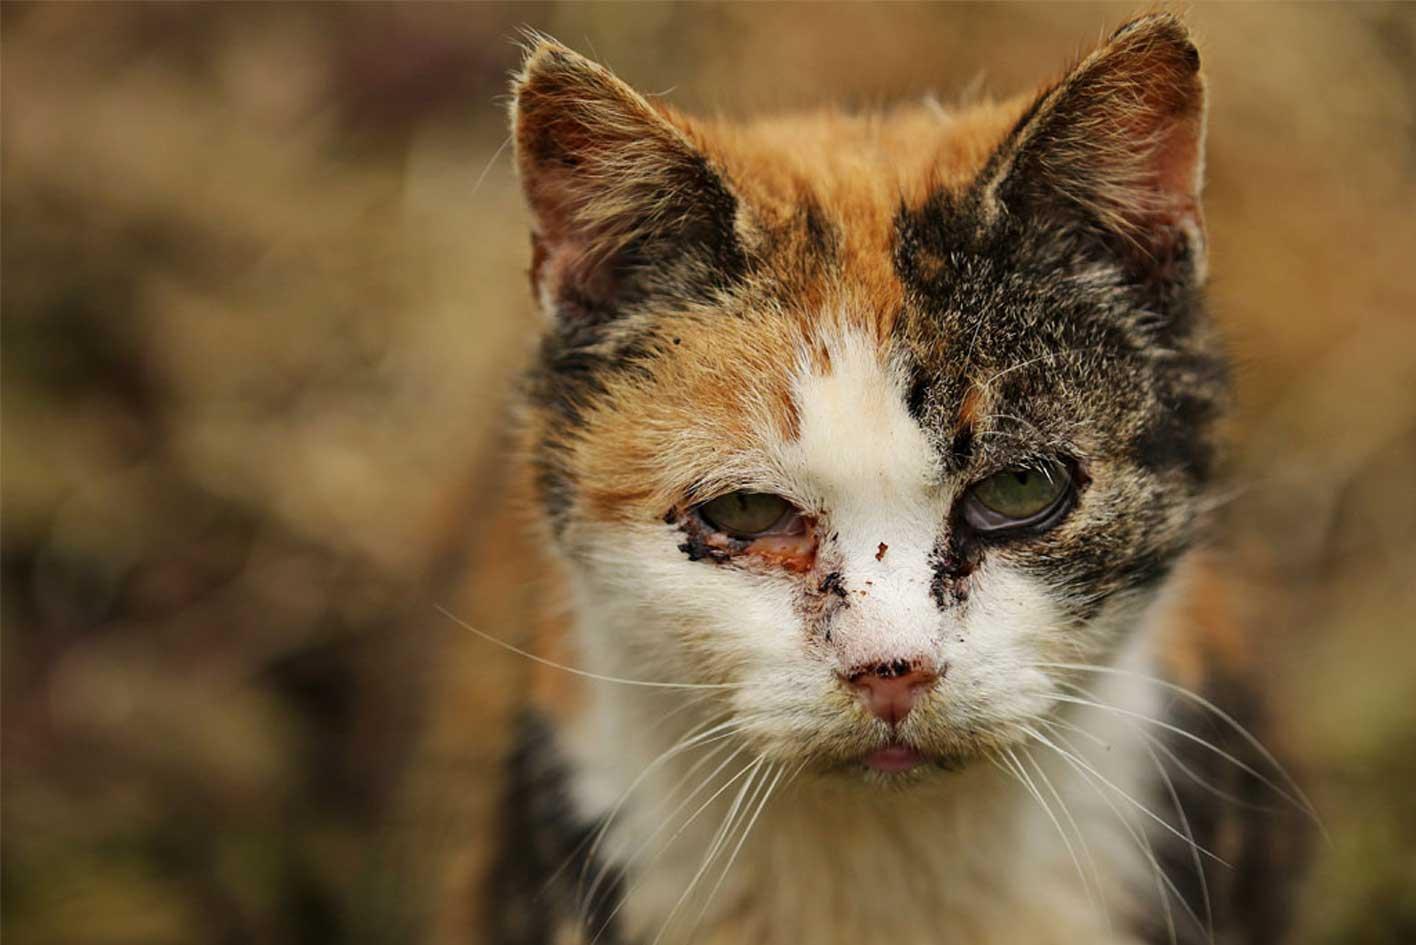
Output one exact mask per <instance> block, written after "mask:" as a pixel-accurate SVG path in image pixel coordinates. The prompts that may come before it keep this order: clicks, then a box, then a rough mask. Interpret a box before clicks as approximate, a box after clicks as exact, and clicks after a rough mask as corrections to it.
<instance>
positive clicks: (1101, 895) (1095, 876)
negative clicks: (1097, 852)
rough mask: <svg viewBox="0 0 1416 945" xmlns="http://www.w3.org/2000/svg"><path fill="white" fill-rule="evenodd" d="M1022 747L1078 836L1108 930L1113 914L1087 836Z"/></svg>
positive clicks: (1058, 793)
mask: <svg viewBox="0 0 1416 945" xmlns="http://www.w3.org/2000/svg"><path fill="white" fill-rule="evenodd" d="M1020 747H1021V748H1022V752H1023V757H1025V758H1027V759H1028V761H1029V762H1030V763H1031V764H1032V766H1033V769H1034V770H1035V771H1036V772H1037V776H1038V778H1040V779H1041V780H1042V783H1043V784H1044V785H1045V786H1046V787H1047V790H1048V792H1049V793H1051V795H1052V796H1053V798H1055V799H1056V801H1057V806H1058V807H1060V808H1062V816H1063V817H1065V818H1066V819H1067V823H1068V824H1070V825H1071V827H1072V833H1073V834H1074V835H1075V836H1076V838H1077V843H1078V844H1080V845H1081V848H1082V858H1083V859H1084V860H1086V862H1087V866H1088V867H1089V868H1090V869H1091V876H1092V882H1093V885H1094V886H1095V888H1096V896H1097V899H1096V905H1098V906H1100V908H1101V917H1102V919H1103V920H1104V921H1105V922H1106V927H1107V929H1110V928H1111V912H1110V910H1109V909H1107V907H1106V893H1105V891H1104V890H1103V889H1102V885H1101V871H1100V870H1099V869H1098V868H1097V865H1096V858H1095V857H1093V856H1092V852H1091V847H1090V846H1089V845H1088V844H1087V838H1086V835H1085V834H1084V833H1082V830H1081V828H1080V827H1079V826H1077V820H1076V818H1075V817H1073V816H1072V811H1071V810H1070V809H1069V808H1068V807H1067V802H1066V801H1065V800H1063V799H1062V794H1061V793H1060V792H1059V791H1058V790H1057V788H1056V787H1055V786H1054V785H1053V784H1052V779H1051V778H1049V777H1048V776H1047V772H1046V771H1045V770H1044V769H1043V767H1042V765H1041V764H1039V763H1038V760H1037V759H1036V758H1034V757H1033V754H1032V752H1030V751H1028V749H1027V747H1026V746H1020Z"/></svg>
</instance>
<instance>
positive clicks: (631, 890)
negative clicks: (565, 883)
mask: <svg viewBox="0 0 1416 945" xmlns="http://www.w3.org/2000/svg"><path fill="white" fill-rule="evenodd" d="M746 750H747V746H746V745H739V746H738V747H737V749H736V750H735V751H734V752H733V753H732V754H731V755H729V756H728V757H727V758H726V759H725V760H724V761H723V762H722V763H721V764H719V765H718V767H716V768H714V769H713V772H712V773H711V774H709V775H708V777H707V778H704V779H703V781H702V783H700V784H699V785H698V787H696V788H694V789H693V792H692V793H690V794H689V795H688V797H686V798H684V799H683V800H682V801H680V802H679V805H678V806H677V807H676V808H674V810H673V812H672V813H670V814H669V816H668V817H666V818H665V819H664V821H663V822H662V823H661V824H660V825H659V826H658V827H656V828H655V829H654V831H653V832H652V833H651V834H649V836H648V837H647V838H645V840H644V841H643V842H642V843H640V844H639V846H638V847H636V848H635V851H634V853H632V854H631V855H630V857H629V859H628V860H626V862H625V868H626V869H628V867H629V865H630V864H632V863H633V862H634V861H635V860H637V859H638V858H639V856H640V855H641V854H642V853H643V852H644V850H645V848H646V847H648V845H649V844H650V843H652V842H653V841H654V839H655V838H656V837H658V836H659V834H661V833H662V832H663V831H664V829H665V828H667V827H668V825H669V822H670V821H671V820H672V819H673V818H674V817H676V816H678V814H679V812H680V811H682V810H683V809H684V808H685V807H687V806H688V804H689V803H690V802H691V801H692V800H693V799H694V798H695V797H697V796H698V795H699V794H700V793H701V792H702V791H703V790H704V789H705V788H706V787H708V785H710V784H712V783H713V779H714V778H716V777H717V776H718V774H719V772H721V771H722V770H723V769H724V768H725V767H727V766H728V764H729V763H730V762H731V761H732V760H733V759H734V758H736V757H737V756H738V755H740V754H742V753H743V752H744V751H746ZM759 760H760V759H759ZM753 764H754V762H748V763H747V764H745V765H743V766H742V768H741V769H740V770H739V771H738V773H737V774H735V775H733V776H732V777H731V778H729V779H728V780H727V782H725V783H724V784H723V786H722V787H720V788H718V790H716V791H714V792H713V794H712V795H711V796H710V797H709V798H708V799H707V800H706V801H704V802H703V803H702V804H701V805H699V807H698V809H697V810H695V811H694V812H693V813H692V814H690V815H689V816H688V818H687V819H686V820H685V821H683V823H682V824H680V825H679V828H678V829H677V830H675V831H674V834H673V836H671V837H669V839H668V840H666V841H665V842H664V844H663V846H661V847H660V848H659V849H658V851H657V852H655V854H654V855H653V856H652V857H650V858H649V862H648V863H647V864H646V865H645V870H646V872H647V870H648V868H649V867H651V866H653V865H654V864H655V863H657V862H658V861H659V857H661V856H663V854H664V852H665V851H666V850H668V848H669V847H671V846H673V844H674V841H675V840H677V839H678V838H679V837H681V836H682V835H683V832H684V831H685V830H687V829H688V828H689V827H690V826H691V825H692V824H693V822H694V821H695V820H697V819H698V816H699V815H700V814H702V813H703V812H704V811H705V810H707V809H708V807H709V805H711V804H712V803H713V802H714V801H716V800H717V799H718V798H719V797H721V796H722V795H723V793H724V792H725V791H727V789H728V788H730V787H732V786H733V785H734V784H735V783H737V780H738V779H739V778H741V777H742V776H743V775H745V774H747V773H748V771H750V770H751V769H752V767H753ZM643 883H644V878H643V877H641V878H640V879H639V881H638V882H636V883H635V884H634V885H633V886H631V887H630V888H629V890H628V891H627V892H626V893H625V895H624V896H622V897H621V898H620V901H619V902H618V903H616V904H615V907H614V909H612V910H610V914H609V915H608V916H607V917H606V918H605V921H604V923H603V924H602V925H601V926H600V928H599V930H598V931H596V932H595V935H594V937H593V938H591V939H590V945H595V943H596V942H598V941H599V940H600V936H601V935H603V934H604V933H605V930H606V929H608V928H609V927H610V923H611V922H613V921H614V918H615V916H616V915H618V914H619V911H620V910H621V909H623V908H624V904H625V903H626V902H628V901H629V899H630V897H631V896H632V895H633V894H634V892H635V891H636V890H637V889H639V887H640V886H641V885H643Z"/></svg>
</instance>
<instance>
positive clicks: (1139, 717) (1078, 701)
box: [1053, 683, 1327, 836]
mask: <svg viewBox="0 0 1416 945" xmlns="http://www.w3.org/2000/svg"><path fill="white" fill-rule="evenodd" d="M1063 685H1066V686H1068V687H1069V688H1071V689H1076V690H1077V691H1079V692H1086V690H1085V689H1082V688H1081V687H1080V686H1076V685H1072V684H1070V683H1063ZM1053 698H1054V699H1057V700H1058V701H1060V702H1069V703H1071V704H1073V705H1081V706H1088V707H1090V708H1093V709H1100V710H1102V711H1106V712H1114V713H1116V714H1117V715H1120V716H1124V717H1126V718H1131V719H1135V720H1136V721H1138V722H1146V723H1148V724H1150V725H1155V726H1159V727H1160V728H1163V729H1165V730H1166V731H1167V732H1173V733H1174V734H1176V735H1179V736H1180V737H1181V738H1184V739H1188V740H1189V741H1192V742H1194V743H1195V744H1197V745H1200V746H1202V747H1204V748H1207V749H1209V750H1210V751H1212V752H1214V753H1215V754H1216V755H1218V756H1219V757H1221V758H1223V759H1224V760H1225V761H1228V762H1229V763H1230V764H1232V765H1234V766H1235V767H1236V768H1238V769H1239V770H1241V771H1243V772H1245V773H1247V774H1250V775H1252V776H1253V777H1255V778H1257V779H1258V780H1259V781H1261V782H1262V783H1263V784H1264V785H1266V786H1267V787H1268V788H1269V789H1270V790H1271V791H1273V792H1274V793H1275V794H1277V795H1278V796H1279V797H1282V798H1283V799H1284V800H1286V801H1288V802H1289V803H1290V804H1292V805H1293V806H1294V807H1296V808H1298V809H1299V810H1301V811H1303V813H1304V814H1306V815H1307V816H1308V817H1310V818H1312V819H1313V822H1314V823H1315V824H1317V825H1318V827H1319V828H1321V827H1322V822H1321V821H1320V820H1318V817H1317V813H1316V812H1315V811H1313V810H1312V809H1311V807H1310V806H1309V805H1307V804H1306V803H1305V801H1306V800H1307V799H1306V798H1305V797H1302V796H1301V795H1300V796H1294V795H1293V794H1290V793H1289V792H1288V791H1286V790H1285V789H1284V788H1283V787H1281V786H1280V785H1278V784H1277V783H1275V782H1274V780H1273V779H1272V778H1269V777H1267V776H1265V775H1264V774H1263V773H1261V772H1260V771H1258V770H1257V769H1256V768H1254V766H1253V765H1250V764H1248V763H1247V762H1244V761H1242V760H1240V759H1239V758H1236V757H1235V756H1234V755H1232V754H1230V753H1229V752H1227V751H1225V750H1224V749H1223V748H1220V747H1219V746H1218V745H1215V744H1214V743H1212V742H1209V741H1206V740H1205V739H1203V738H1201V737H1200V736H1198V735H1196V734H1195V733H1193V732H1190V731H1187V730H1185V729H1183V728H1181V727H1180V726H1178V725H1173V724H1171V723H1170V722H1166V721H1164V720H1162V719H1155V718H1151V717H1150V716H1149V715H1145V714H1143V713H1141V712H1134V711H1132V710H1130V709H1126V708H1123V707H1121V706H1115V705H1108V704H1107V703H1105V702H1099V701H1096V700H1094V699H1082V698H1079V697H1077V696H1068V695H1063V694H1062V693H1053ZM1326 835H1327V834H1326V831H1324V836H1326Z"/></svg>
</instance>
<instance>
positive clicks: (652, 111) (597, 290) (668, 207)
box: [511, 38, 743, 320]
mask: <svg viewBox="0 0 1416 945" xmlns="http://www.w3.org/2000/svg"><path fill="white" fill-rule="evenodd" d="M512 91H513V95H514V98H513V104H512V108H511V121H512V133H513V138H514V141H515V147H516V162H517V168H518V172H519V174H520V178H521V184H522V188H523V190H524V191H525V195H526V200H527V203H528V204H529V205H530V208H531V211H532V214H533V215H534V229H533V237H532V238H533V247H534V256H533V264H532V273H531V278H532V284H533V287H534V288H535V289H536V291H537V292H538V293H539V295H540V297H541V299H542V300H543V305H545V306H546V307H547V308H548V309H550V310H553V311H554V312H555V313H557V314H559V315H560V316H561V317H569V318H581V319H584V318H590V319H592V320H603V319H604V318H607V317H610V316H612V315H613V314H614V313H615V312H616V311H617V310H618V309H619V308H620V307H621V306H622V305H624V304H625V303H628V302H632V301H634V300H635V299H637V298H639V297H642V296H643V295H645V294H647V293H650V292H670V293H678V294H687V293H690V292H693V291H694V290H701V289H703V288H704V287H705V286H707V285H711V284H712V283H714V282H717V281H721V280H724V279H726V278H731V277H732V276H734V275H735V274H736V273H737V272H738V271H739V270H741V268H742V265H743V257H742V251H741V249H740V247H739V245H738V241H737V238H736V235H735V234H736V223H737V215H738V206H737V200H736V198H735V196H734V195H733V193H732V191H731V190H730V189H729V187H728V184H727V181H726V178H725V176H724V175H723V174H722V173H721V172H720V171H719V170H718V169H717V168H716V167H714V166H713V164H712V163H711V162H710V161H709V159H708V158H707V157H706V156H705V155H704V153H703V152H702V150H701V149H700V148H699V147H698V146H696V145H695V143H694V141H693V140H692V138H691V137H690V134H691V129H690V127H689V126H688V124H687V122H686V121H684V120H683V119H681V118H678V117H677V116H675V115H673V114H672V113H671V112H669V111H668V110H667V109H660V108H657V107H656V106H654V105H652V104H651V103H650V102H649V101H648V100H646V99H645V98H644V97H643V96H642V95H640V94H639V93H637V92H635V91H634V90H633V89H632V88H630V87H629V86H628V85H626V84H625V83H624V82H622V81H620V80H619V79H618V78H616V77H615V76H614V75H613V74H612V73H610V72H609V70H607V69H605V68H604V67H602V66H600V65H598V64H597V63H594V62H591V61H590V60H589V59H586V58H585V57H583V56H581V55H579V54H577V53H575V52H572V51H571V50H569V49H567V48H566V47H564V46H561V45H560V44H558V43H555V42H554V41H551V40H548V39H545V38H538V39H537V41H536V42H535V45H534V46H533V47H532V48H531V49H530V51H529V53H528V55H527V57H526V61H525V64H524V66H523V67H522V70H521V72H520V74H519V75H517V76H516V78H515V79H514V81H513V84H512Z"/></svg>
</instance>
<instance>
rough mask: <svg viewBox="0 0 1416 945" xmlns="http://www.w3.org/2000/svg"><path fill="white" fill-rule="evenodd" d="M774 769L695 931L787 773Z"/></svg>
mask: <svg viewBox="0 0 1416 945" xmlns="http://www.w3.org/2000/svg"><path fill="white" fill-rule="evenodd" d="M774 767H775V768H776V774H775V775H773V777H772V781H771V783H770V784H767V787H766V790H765V791H762V792H761V796H762V799H761V800H760V801H759V800H757V795H755V794H754V795H753V799H752V801H750V802H749V803H748V807H749V808H751V807H752V804H753V803H754V802H755V803H756V805H757V806H756V809H755V810H753V812H752V816H751V817H750V818H748V819H747V826H745V827H744V828H743V829H742V834H741V836H739V837H738V842H737V845H736V846H735V847H733V852H732V853H730V854H729V855H728V862H727V863H726V864H725V865H724V866H723V871H722V872H721V873H719V874H718V881H717V882H716V883H714V884H713V888H712V889H711V890H709V892H708V898H707V899H705V900H704V901H703V908H702V909H699V910H698V918H696V919H694V920H693V928H694V930H695V931H696V930H697V929H698V926H699V925H700V924H701V923H702V922H703V917H704V916H705V915H707V914H708V907H709V906H711V905H712V904H713V899H714V898H715V897H716V896H717V895H718V890H719V889H721V888H722V886H723V881H724V880H725V879H727V878H728V873H729V872H731V871H732V868H733V864H734V863H736V862H737V858H738V853H740V852H741V851H742V847H743V844H745V843H747V838H748V835H749V834H751V833H752V828H753V827H754V826H755V825H756V824H757V818H758V817H761V816H762V811H763V810H764V809H765V808H766V807H767V802H768V801H770V800H771V799H772V792H773V791H775V790H776V789H777V784H778V782H780V781H781V780H782V775H783V774H784V773H786V770H787V769H786V766H785V765H775V766H774ZM798 770H800V769H798ZM762 780H763V782H764V783H766V781H767V779H766V777H765V776H764V777H763V779H762ZM689 938H690V939H692V938H693V933H692V932H690V933H689Z"/></svg>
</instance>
